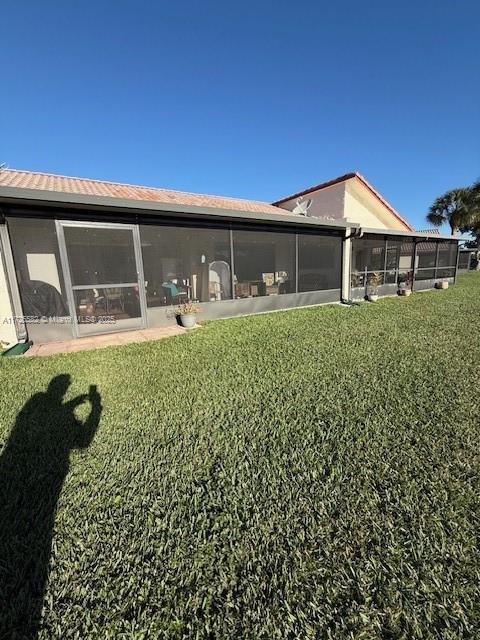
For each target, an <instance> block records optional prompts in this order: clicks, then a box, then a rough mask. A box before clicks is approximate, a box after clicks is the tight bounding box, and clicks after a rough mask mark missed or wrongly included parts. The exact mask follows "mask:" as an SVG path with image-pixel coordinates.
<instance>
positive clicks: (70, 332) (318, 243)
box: [7, 209, 342, 342]
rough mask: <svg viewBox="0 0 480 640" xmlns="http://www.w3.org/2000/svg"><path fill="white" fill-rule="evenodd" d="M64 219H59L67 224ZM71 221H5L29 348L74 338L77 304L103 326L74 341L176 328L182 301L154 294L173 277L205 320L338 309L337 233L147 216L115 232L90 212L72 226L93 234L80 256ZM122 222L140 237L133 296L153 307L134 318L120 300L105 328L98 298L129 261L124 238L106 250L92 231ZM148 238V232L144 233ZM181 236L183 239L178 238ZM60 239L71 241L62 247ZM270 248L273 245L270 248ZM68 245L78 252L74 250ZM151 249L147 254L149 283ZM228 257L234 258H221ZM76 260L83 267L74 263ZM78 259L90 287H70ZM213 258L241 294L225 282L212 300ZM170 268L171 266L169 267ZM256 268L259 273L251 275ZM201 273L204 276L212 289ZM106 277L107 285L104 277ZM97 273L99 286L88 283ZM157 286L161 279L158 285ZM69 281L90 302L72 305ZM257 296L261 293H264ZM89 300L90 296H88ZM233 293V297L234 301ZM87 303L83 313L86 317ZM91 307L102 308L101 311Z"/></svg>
mask: <svg viewBox="0 0 480 640" xmlns="http://www.w3.org/2000/svg"><path fill="white" fill-rule="evenodd" d="M44 215H45V214H44ZM66 215H67V214H66V213H65V212H63V213H62V218H63V217H65V216H66ZM95 220H96V222H95ZM72 221H73V218H70V219H69V221H68V222H66V223H65V225H62V224H57V225H56V224H55V220H54V219H53V217H34V215H33V212H32V210H28V211H27V210H25V214H23V209H22V210H17V211H15V213H13V212H12V215H11V216H8V217H7V225H8V228H9V235H10V239H11V245H12V251H13V260H14V268H15V272H16V276H17V282H18V285H19V290H20V297H21V300H22V305H23V307H24V308H23V314H24V316H25V317H27V318H28V320H27V325H26V329H27V332H28V338H29V339H30V340H32V341H33V342H51V341H58V340H68V339H71V338H72V337H73V336H74V335H75V331H74V328H75V327H74V323H73V321H72V318H71V317H70V315H69V309H70V308H72V309H73V307H71V305H77V306H76V307H75V310H74V311H73V310H72V313H76V314H77V315H88V316H92V317H93V316H95V317H97V316H99V317H98V321H97V322H93V321H92V322H91V324H90V323H89V322H87V323H85V322H83V323H82V324H79V325H78V331H77V334H80V335H82V336H83V335H93V334H97V333H111V332H115V331H121V330H125V329H127V330H128V329H136V328H139V326H140V323H141V324H143V326H145V325H146V326H150V327H155V326H165V325H169V324H170V325H171V324H175V323H176V318H175V315H174V312H173V310H174V307H175V306H176V305H178V304H180V302H182V300H183V298H182V299H180V300H179V301H177V300H174V301H173V302H172V301H170V302H168V301H167V300H166V299H164V298H165V296H163V297H162V296H161V294H160V295H157V292H156V291H157V289H159V290H160V287H159V286H157V285H158V283H160V285H162V287H163V281H164V280H169V279H171V280H172V281H173V279H174V277H175V278H178V279H179V286H182V285H186V286H187V287H188V291H189V296H191V297H192V298H193V299H195V300H199V301H200V305H201V308H202V312H201V315H200V317H201V318H202V319H205V320H208V319H215V318H228V317H232V316H236V315H248V314H253V313H263V312H268V311H274V310H280V309H289V308H294V307H298V306H309V305H316V304H322V303H329V302H339V301H340V299H341V289H340V287H341V264H342V238H341V233H340V232H339V231H338V230H333V231H327V230H325V231H324V230H321V229H319V230H318V231H316V232H314V231H313V230H311V229H304V228H303V227H301V226H300V225H298V226H292V227H290V228H289V229H286V228H285V229H283V230H280V229H279V228H278V227H275V226H272V225H268V224H249V225H245V224H242V225H239V224H238V223H230V224H229V223H223V224H222V223H220V224H219V223H212V222H205V223H202V224H199V223H197V224H196V225H195V222H194V221H190V220H188V219H181V220H177V219H171V218H163V219H162V220H159V221H158V222H157V223H154V222H153V221H152V220H151V219H149V223H148V225H147V226H145V223H144V218H143V217H142V216H138V217H137V218H136V219H133V220H128V219H124V220H123V221H121V222H120V221H118V222H116V223H115V224H114V225H112V223H113V222H115V219H111V218H110V220H109V221H108V224H110V226H109V227H105V222H106V221H101V220H99V219H98V218H97V219H96V218H95V215H94V214H93V215H92V217H91V218H90V220H85V223H82V224H81V225H79V226H78V227H77V226H76V227H75V228H78V229H84V228H85V227H87V228H88V229H90V230H91V231H92V235H91V236H89V238H87V240H88V242H87V244H85V246H84V251H83V252H80V253H78V251H79V250H80V249H81V247H80V249H79V246H80V245H79V244H78V243H79V242H80V241H81V242H80V244H81V243H82V242H85V238H83V237H82V238H80V239H79V238H78V237H77V235H75V234H74V236H73V237H72V238H70V244H68V242H69V241H68V239H67V236H66V234H65V230H66V229H67V228H72V223H73V222H72ZM124 224H125V228H127V227H129V228H130V230H131V231H133V230H134V229H136V230H138V234H137V235H135V233H134V234H133V236H132V238H133V242H134V245H135V246H136V247H137V248H138V253H137V259H138V260H139V261H138V262H137V273H138V277H139V285H140V286H139V287H137V290H136V291H137V293H136V299H137V300H138V299H139V300H140V301H141V302H142V303H143V300H145V301H146V302H147V304H146V305H145V306H144V307H143V309H142V311H143V312H144V315H141V317H140V318H136V317H133V316H130V317H128V314H129V313H130V311H129V309H128V308H127V305H128V304H129V302H128V299H123V302H124V306H123V308H122V309H121V313H119V314H118V316H115V317H116V320H115V322H113V323H111V324H110V323H105V324H102V319H101V318H102V314H105V313H107V315H108V311H104V310H103V307H104V306H105V305H104V302H105V294H103V295H102V293H103V291H105V290H106V289H107V288H108V287H109V286H111V287H112V288H114V289H115V287H120V286H121V284H120V280H119V281H118V284H117V285H116V284H115V283H116V282H117V280H115V276H113V279H112V280H110V279H108V278H109V277H112V273H118V271H116V270H115V269H114V271H113V272H112V271H111V269H112V265H114V264H124V262H125V261H124V260H123V259H122V258H124V257H125V255H126V254H125V252H124V253H122V247H123V246H124V244H125V243H123V245H122V244H118V237H117V236H115V235H113V236H112V238H115V237H116V238H117V240H116V241H115V240H112V242H113V244H111V245H109V244H108V239H107V241H106V243H105V244H104V245H102V242H105V240H106V237H105V236H103V238H98V239H96V236H95V233H96V232H94V231H93V230H94V229H97V230H98V229H101V230H102V232H105V233H107V232H108V231H111V233H112V234H114V230H113V229H112V227H114V228H115V229H116V232H117V234H118V232H123V225H124ZM152 229H153V230H157V233H158V234H159V236H160V237H161V238H162V239H161V243H163V244H160V245H158V246H157V245H156V244H155V242H156V240H155V234H152V233H150V231H151V230H152ZM146 231H149V232H148V233H145V232H146ZM322 231H323V233H322ZM57 234H58V235H57ZM176 234H178V236H179V237H178V238H177V239H176V240H175V235H176ZM135 238H136V239H135ZM72 241H73V245H72ZM64 242H66V243H67V244H66V245H65V248H63V247H64V244H63V243H64ZM135 243H137V244H135ZM268 243H273V246H274V248H273V247H272V246H270V245H269V244H268ZM81 246H83V244H81ZM98 246H104V249H103V250H102V251H103V252H99V251H98V249H97V250H95V247H98ZM72 247H73V248H74V249H76V252H71V251H70V250H71V249H72ZM152 248H153V249H154V251H153V254H152V251H151V250H152ZM292 248H293V253H292ZM264 249H265V250H264ZM147 250H149V251H150V255H149V261H150V264H149V275H148V276H147V271H146V266H147V263H146V255H147V254H146V251H147ZM95 251H96V252H95ZM225 251H226V252H227V253H228V255H226V254H225V255H224V253H225ZM91 252H92V253H91ZM219 252H220V253H219ZM242 252H243V253H242ZM77 254H78V260H75V256H77ZM72 256H74V258H73V259H74V262H75V264H76V271H78V272H79V273H81V274H84V275H85V277H87V276H86V274H87V273H88V274H89V275H88V277H87V280H85V282H83V281H82V282H73V280H72V271H73V273H75V268H74V267H72V266H71V269H70V270H69V272H66V271H65V269H66V268H67V264H68V259H69V258H70V259H72ZM98 256H101V258H100V257H98ZM103 256H105V258H103ZM115 256H116V257H115ZM97 260H99V262H97ZM212 260H213V261H214V262H215V261H223V264H227V263H228V265H230V264H231V265H232V267H231V269H230V273H229V279H228V283H227V284H228V285H230V284H232V283H233V284H234V288H233V291H235V294H233V293H232V287H230V286H229V287H227V288H225V287H223V285H224V284H225V283H224V282H223V280H222V281H221V284H222V288H221V292H222V297H220V298H217V299H215V297H212V295H213V294H212V291H211V290H210V287H207V286H206V284H210V279H211V277H213V276H211V274H212V273H216V274H217V276H218V272H213V271H211V270H210V269H209V268H208V267H209V264H210V263H211V261H212ZM115 261H116V262H115ZM225 261H226V262H225ZM164 262H167V263H168V264H167V265H166V264H163V263H164ZM72 264H73V263H72ZM125 264H126V262H125ZM212 264H213V263H212ZM129 268H130V267H129ZM106 270H107V271H106ZM169 270H175V271H176V274H174V275H172V278H170V277H169V275H168V274H169ZM252 270H253V272H254V274H253V275H252V274H251V273H250V272H251V271H252ZM262 272H265V273H262ZM277 272H278V275H277ZM205 274H207V276H208V277H207V280H208V282H207V283H206V282H205ZM105 275H107V279H103V276H105ZM92 276H95V277H96V278H97V277H98V279H95V280H93V281H92V280H90V278H91V277H92ZM262 276H263V278H264V280H263V282H264V283H265V285H264V287H263V289H262V287H260V286H258V285H259V283H258V282H257V281H259V280H261V279H262ZM82 277H83V276H82ZM142 278H143V279H142ZM265 278H268V280H267V279H265ZM270 278H274V279H275V282H274V283H271V282H270ZM127 280H128V279H127ZM127 280H125V282H127ZM154 280H158V283H157V282H154ZM250 280H252V282H253V281H254V282H253V284H252V282H250V283H249V284H250V285H251V288H250V291H249V293H248V292H245V291H244V289H245V287H243V285H245V283H246V282H247V281H250ZM277 280H278V282H277ZM121 281H122V282H123V281H124V280H123V279H121ZM128 282H130V280H128ZM132 282H133V281H132ZM212 282H213V283H214V284H216V282H217V281H216V280H215V279H214V280H212ZM97 283H98V284H97ZM102 283H105V284H102ZM108 283H111V284H108ZM152 283H154V284H155V291H153V292H149V291H147V289H148V287H149V286H151V285H152ZM180 283H181V284H180ZM72 284H73V285H75V286H76V289H75V287H74V289H75V291H74V292H73V294H74V293H75V292H76V291H77V290H79V291H80V290H81V291H80V296H82V295H84V297H85V302H84V301H83V298H82V300H81V301H80V302H76V299H75V297H74V295H73V294H72V293H71V290H70V289H69V287H70V286H71V285H72ZM254 285H255V286H254ZM283 285H285V286H283ZM286 285H289V286H286ZM125 286H126V285H125ZM129 286H130V285H129ZM237 286H238V287H239V288H238V289H237ZM95 287H98V288H97V289H96V288H95ZM131 288H132V289H133V287H131ZM310 289H311V290H310ZM260 290H262V291H263V293H258V291H260ZM83 291H85V294H83ZM143 291H145V294H143ZM87 292H88V294H87ZM215 292H216V289H215ZM91 293H92V294H93V295H94V298H89V296H90V295H91ZM233 295H235V296H236V297H235V298H233V297H232V296H233ZM143 296H144V297H143ZM148 296H150V297H148ZM87 298H88V299H87ZM102 300H103V302H102ZM89 301H90V305H91V307H92V309H90V310H88V309H87V303H89ZM81 305H83V307H85V309H86V310H85V311H84V312H83V310H82V306H81ZM95 309H99V311H97V312H96V311H95ZM95 314H96V315H95ZM99 314H100V315H99ZM124 316H126V318H125V317H124ZM142 318H143V319H144V321H143V322H141V321H142ZM139 321H140V322H139ZM120 325H121V326H120Z"/></svg>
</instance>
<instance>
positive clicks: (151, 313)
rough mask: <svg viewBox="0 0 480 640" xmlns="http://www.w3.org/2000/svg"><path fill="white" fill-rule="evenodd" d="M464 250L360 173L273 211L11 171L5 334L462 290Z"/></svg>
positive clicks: (1, 292) (6, 182)
mask: <svg viewBox="0 0 480 640" xmlns="http://www.w3.org/2000/svg"><path fill="white" fill-rule="evenodd" d="M327 185H328V186H327ZM331 188H334V189H335V192H333V191H331V190H330V189H331ZM307 193H308V194H312V195H311V197H312V200H313V201H314V204H312V206H311V207H310V209H309V210H308V212H307V214H308V215H300V214H299V213H295V212H293V210H291V209H293V208H294V206H292V204H293V201H295V202H296V200H298V199H299V198H300V200H301V201H302V198H303V197H304V195H305V194H307ZM333 193H336V196H335V197H333V196H332V194H333ZM322 194H327V195H328V194H329V195H328V198H330V204H326V203H325V202H323V204H321V201H322V199H323V198H324V197H325V196H324V195H322ZM320 214H322V215H320ZM457 244H458V243H457V240H456V239H453V238H452V237H451V236H440V235H435V236H432V235H431V234H424V233H420V232H415V231H413V230H412V228H411V227H410V225H408V223H407V222H406V221H405V220H403V219H402V218H401V216H399V214H398V213H396V212H395V211H394V209H393V208H392V207H391V206H390V205H388V204H387V203H386V201H385V200H384V199H383V198H382V197H381V196H380V195H379V194H378V193H377V192H376V191H375V190H374V189H373V188H372V187H370V185H368V183H367V182H366V181H365V180H364V179H363V178H361V177H360V176H359V175H358V174H348V175H347V176H344V177H343V178H339V179H337V180H335V181H332V182H331V183H325V184H324V185H321V186H319V187H315V188H314V189H313V190H307V192H302V193H301V194H297V195H295V196H291V197H290V198H288V199H287V201H285V200H282V201H279V202H278V203H274V204H268V203H265V202H258V201H252V200H241V199H236V198H226V197H219V196H207V195H200V194H192V193H183V192H180V191H170V190H166V189H153V188H148V187H139V186H133V185H126V184H118V183H112V182H102V181H99V180H87V179H83V178H70V177H65V176H57V175H52V174H44V173H35V172H30V171H16V170H10V169H4V170H2V171H0V249H1V258H2V266H3V269H1V270H0V339H1V340H5V341H6V342H12V340H24V339H26V338H27V337H28V339H30V340H33V341H35V342H44V341H50V340H62V339H68V338H70V337H72V336H74V337H82V336H88V335H92V334H96V333H104V332H112V331H122V330H126V329H139V328H143V327H146V326H161V325H166V324H171V323H174V322H175V315H174V312H173V308H174V307H175V306H176V305H178V304H180V303H182V302H184V301H186V300H188V299H193V300H198V301H199V302H201V303H202V314H201V317H202V318H205V319H210V318H223V317H229V316H235V315H239V314H248V313H259V312H264V311H272V310H277V309H286V308H291V307H297V306H305V305H314V304H319V303H324V302H340V300H342V299H352V298H362V297H363V296H364V295H365V293H366V292H367V290H368V288H369V287H370V286H371V283H372V281H373V280H375V281H376V282H377V283H379V285H380V293H381V294H387V293H395V292H396V290H397V289H398V286H399V283H402V282H403V283H406V284H407V285H408V286H409V287H410V286H411V287H413V288H414V289H426V288H431V287H433V286H434V284H435V282H436V281H437V280H438V279H448V280H449V281H451V282H453V281H454V277H455V273H456V263H457V262H456V261H457ZM404 286H405V285H404ZM2 316H3V318H2ZM12 317H13V318H15V321H14V322H12ZM12 327H15V334H13V330H12Z"/></svg>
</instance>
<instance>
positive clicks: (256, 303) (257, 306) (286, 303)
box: [147, 289, 341, 327]
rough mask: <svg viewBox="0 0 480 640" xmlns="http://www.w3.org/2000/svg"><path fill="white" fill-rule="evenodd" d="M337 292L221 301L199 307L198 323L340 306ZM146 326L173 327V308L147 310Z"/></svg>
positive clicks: (310, 292) (329, 291) (174, 323)
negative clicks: (334, 303)
mask: <svg viewBox="0 0 480 640" xmlns="http://www.w3.org/2000/svg"><path fill="white" fill-rule="evenodd" d="M340 296H341V291H340V289H330V290H328V291H308V292H306V293H291V294H286V295H282V296H263V297H258V298H248V299H244V300H223V301H221V302H206V303H202V305H201V308H202V311H201V313H200V314H199V316H198V318H199V320H219V319H221V318H233V317H235V316H244V315H251V314H255V313H266V312H268V311H279V310H282V309H295V308H296V307H308V306H313V305H317V304H327V303H333V302H340ZM147 324H148V326H149V327H163V326H172V325H176V324H177V321H176V318H175V314H174V307H157V308H156V309H148V311H147Z"/></svg>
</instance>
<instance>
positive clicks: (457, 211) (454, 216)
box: [427, 181, 480, 235]
mask: <svg viewBox="0 0 480 640" xmlns="http://www.w3.org/2000/svg"><path fill="white" fill-rule="evenodd" d="M479 182H480V181H479ZM472 189H473V187H472V188H469V187H462V188H460V189H452V190H451V191H447V192H446V193H444V194H443V196H440V197H439V198H437V199H436V200H435V202H434V203H433V204H432V206H431V207H430V209H429V210H428V214H427V220H428V221H429V222H430V223H431V224H433V225H435V226H436V227H440V226H441V225H442V224H448V225H449V226H450V229H451V231H452V235H453V234H454V233H456V232H457V231H459V230H460V229H462V228H464V227H467V226H469V224H470V222H471V221H472V216H473V209H474V208H475V206H474V204H473V201H472V200H473V196H472Z"/></svg>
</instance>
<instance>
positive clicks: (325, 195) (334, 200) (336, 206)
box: [280, 182, 345, 220]
mask: <svg viewBox="0 0 480 640" xmlns="http://www.w3.org/2000/svg"><path fill="white" fill-rule="evenodd" d="M344 197H345V183H344V182H341V183H339V184H334V185H332V186H331V187H327V188H325V189H322V190H321V191H316V192H314V193H309V194H307V195H306V196H304V197H303V198H301V200H306V199H307V198H311V199H312V206H311V207H310V209H309V210H308V216H309V217H312V216H313V217H314V218H332V219H334V220H341V219H342V218H343V211H344ZM297 200H298V198H294V199H293V200H289V201H288V202H284V203H283V204H281V205H280V206H281V207H282V209H288V211H293V209H294V208H295V206H296V204H297Z"/></svg>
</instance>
